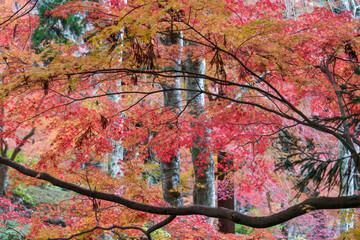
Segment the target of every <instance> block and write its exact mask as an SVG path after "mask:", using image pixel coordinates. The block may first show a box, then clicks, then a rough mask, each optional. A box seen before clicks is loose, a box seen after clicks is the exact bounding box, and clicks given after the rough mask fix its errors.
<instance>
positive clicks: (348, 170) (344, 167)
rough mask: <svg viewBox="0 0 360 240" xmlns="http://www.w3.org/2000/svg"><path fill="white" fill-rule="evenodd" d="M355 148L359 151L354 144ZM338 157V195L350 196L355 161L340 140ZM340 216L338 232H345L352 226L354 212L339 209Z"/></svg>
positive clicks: (352, 191)
mask: <svg viewBox="0 0 360 240" xmlns="http://www.w3.org/2000/svg"><path fill="white" fill-rule="evenodd" d="M355 148H356V149H357V151H358V152H359V149H358V147H357V146H356V145H355ZM339 159H340V161H341V167H340V196H352V195H354V192H355V182H354V181H355V179H354V174H355V163H354V161H353V158H352V157H351V154H350V152H349V151H348V150H347V149H346V148H345V146H344V145H343V144H342V143H341V142H339ZM340 216H341V223H340V233H342V232H347V231H348V230H349V229H351V228H353V227H354V214H353V211H352V210H351V209H343V210H341V211H340Z"/></svg>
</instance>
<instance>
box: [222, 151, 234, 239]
mask: <svg viewBox="0 0 360 240" xmlns="http://www.w3.org/2000/svg"><path fill="white" fill-rule="evenodd" d="M218 165H219V169H218V174H219V177H218V207H223V208H227V209H231V210H234V207H235V196H234V195H235V189H234V180H233V179H232V177H231V176H229V175H230V174H231V169H232V167H233V165H234V162H233V159H231V158H229V155H228V154H227V153H226V152H220V153H219V155H218ZM226 176H229V177H228V178H226ZM224 188H226V189H224ZM221 191H226V192H227V193H228V194H227V195H226V196H223V194H222V193H221ZM219 232H222V233H234V234H235V223H234V222H232V221H230V220H229V219H225V218H219Z"/></svg>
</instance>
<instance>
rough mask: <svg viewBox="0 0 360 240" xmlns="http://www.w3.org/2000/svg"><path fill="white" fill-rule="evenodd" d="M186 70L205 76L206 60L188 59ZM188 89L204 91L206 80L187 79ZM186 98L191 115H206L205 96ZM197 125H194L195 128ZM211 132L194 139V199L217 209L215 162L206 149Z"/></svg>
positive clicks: (207, 130)
mask: <svg viewBox="0 0 360 240" xmlns="http://www.w3.org/2000/svg"><path fill="white" fill-rule="evenodd" d="M186 70H187V71H188V72H190V73H194V74H205V60H203V59H202V60H200V59H196V60H195V61H192V60H191V58H190V57H188V60H187V63H186ZM186 87H187V88H188V89H191V90H198V91H204V79H203V78H198V77H196V78H195V77H187V78H186ZM186 98H187V101H188V105H189V108H190V114H192V115H193V116H195V117H198V116H200V115H202V114H205V109H204V104H205V97H204V94H202V93H199V92H195V91H188V92H186ZM196 124H200V123H193V124H192V125H193V126H194V127H195V126H196ZM209 134H210V130H209V129H206V131H205V133H204V134H203V136H199V135H197V136H196V137H195V139H193V147H192V148H191V158H192V161H193V165H194V172H195V183H194V191H193V199H194V204H195V205H204V206H209V207H215V176H214V160H213V158H212V154H211V152H209V150H208V149H207V148H206V147H203V146H206V144H207V142H208V140H209Z"/></svg>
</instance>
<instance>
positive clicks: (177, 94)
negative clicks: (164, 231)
mask: <svg viewBox="0 0 360 240" xmlns="http://www.w3.org/2000/svg"><path fill="white" fill-rule="evenodd" d="M174 44H178V45H179V46H180V51H181V47H182V45H183V41H182V39H181V33H180V32H176V33H175V32H170V33H169V35H168V36H166V37H165V45H166V46H171V45H174ZM180 54H181V52H179V56H178V58H177V59H175V61H174V69H175V70H181V59H180ZM162 88H163V89H170V90H171V89H172V88H177V89H179V88H180V77H176V78H175V79H173V80H171V83H168V82H163V83H162ZM163 95H164V107H168V108H170V109H171V110H172V111H173V112H175V113H177V114H180V111H181V110H182V102H181V100H182V98H181V91H180V90H172V91H164V92H163ZM170 125H171V123H170ZM170 125H169V127H173V126H170ZM160 170H161V180H162V188H163V196H164V199H165V201H166V202H168V203H170V204H171V205H172V206H182V205H184V202H183V196H182V192H181V191H182V190H181V181H180V151H179V150H178V151H177V152H176V153H175V154H174V155H173V156H172V157H171V159H170V161H169V162H164V161H161V162H160Z"/></svg>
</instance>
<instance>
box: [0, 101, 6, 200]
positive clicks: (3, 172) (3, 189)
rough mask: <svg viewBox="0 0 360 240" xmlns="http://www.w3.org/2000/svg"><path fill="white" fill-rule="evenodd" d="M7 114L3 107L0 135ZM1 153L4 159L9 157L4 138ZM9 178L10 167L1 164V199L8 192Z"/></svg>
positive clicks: (0, 145) (1, 143)
mask: <svg viewBox="0 0 360 240" xmlns="http://www.w3.org/2000/svg"><path fill="white" fill-rule="evenodd" d="M4 114H5V111H4V108H3V107H1V116H0V120H1V121H0V133H3V131H4V120H3V116H4ZM0 151H1V156H2V157H7V156H6V153H7V144H6V142H5V139H4V138H3V137H1V138H0ZM7 178H8V166H6V165H4V164H0V197H4V196H5V195H6V191H7Z"/></svg>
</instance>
